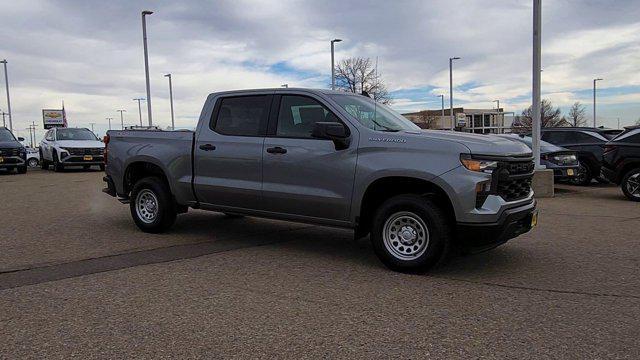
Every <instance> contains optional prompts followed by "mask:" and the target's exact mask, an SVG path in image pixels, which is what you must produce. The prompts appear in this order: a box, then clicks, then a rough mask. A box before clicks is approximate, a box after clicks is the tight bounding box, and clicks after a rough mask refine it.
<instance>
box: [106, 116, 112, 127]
mask: <svg viewBox="0 0 640 360" xmlns="http://www.w3.org/2000/svg"><path fill="white" fill-rule="evenodd" d="M105 119H107V121H108V122H109V130H111V120H113V118H110V117H108V118H105Z"/></svg>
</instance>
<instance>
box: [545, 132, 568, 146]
mask: <svg viewBox="0 0 640 360" xmlns="http://www.w3.org/2000/svg"><path fill="white" fill-rule="evenodd" d="M566 133H567V132H565V131H545V132H543V133H542V140H544V141H546V142H550V143H552V144H555V145H562V144H565V143H567V141H566V136H565V134H566Z"/></svg>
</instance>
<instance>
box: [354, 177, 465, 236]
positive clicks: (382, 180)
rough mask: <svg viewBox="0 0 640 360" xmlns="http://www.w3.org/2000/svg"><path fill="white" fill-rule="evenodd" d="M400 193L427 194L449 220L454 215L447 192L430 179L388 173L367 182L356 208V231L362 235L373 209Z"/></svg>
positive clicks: (368, 226)
mask: <svg viewBox="0 0 640 360" xmlns="http://www.w3.org/2000/svg"><path fill="white" fill-rule="evenodd" d="M402 194H418V195H424V196H429V197H431V198H433V199H434V200H435V201H436V202H437V203H438V204H440V205H441V206H442V208H443V210H444V212H445V213H446V215H447V217H448V218H449V220H450V221H451V222H455V219H456V216H455V211H454V207H453V203H452V201H451V198H450V197H449V195H448V194H447V192H446V191H445V190H444V189H443V188H442V187H440V186H439V185H437V184H436V183H435V182H433V181H431V180H427V179H424V178H420V177H414V176H400V175H390V176H383V177H379V178H377V179H375V180H373V181H371V182H370V183H369V185H368V186H367V187H366V190H365V191H364V193H363V195H362V198H361V199H360V202H359V206H358V207H357V209H355V210H356V216H357V218H356V223H357V226H356V232H357V234H359V235H361V236H364V235H366V234H367V233H368V232H369V230H370V229H371V221H372V218H373V215H374V213H375V210H376V209H377V208H378V207H379V206H380V205H381V204H382V203H383V202H384V201H385V200H387V199H389V198H391V197H393V196H396V195H402Z"/></svg>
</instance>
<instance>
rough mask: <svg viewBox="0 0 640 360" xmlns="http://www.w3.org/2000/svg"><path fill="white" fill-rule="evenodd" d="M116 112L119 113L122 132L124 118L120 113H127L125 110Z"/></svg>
mask: <svg viewBox="0 0 640 360" xmlns="http://www.w3.org/2000/svg"><path fill="white" fill-rule="evenodd" d="M116 111H117V112H119V113H120V126H121V127H122V130H124V117H123V115H122V113H124V112H127V110H116Z"/></svg>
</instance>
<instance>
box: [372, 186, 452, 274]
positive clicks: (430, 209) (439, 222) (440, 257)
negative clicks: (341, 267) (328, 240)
mask: <svg viewBox="0 0 640 360" xmlns="http://www.w3.org/2000/svg"><path fill="white" fill-rule="evenodd" d="M448 220H449V219H448V218H447V215H446V214H445V213H444V211H442V209H441V208H440V207H439V206H438V205H437V204H436V203H435V202H433V201H432V200H431V199H429V198H425V197H422V196H418V195H411V194H409V195H398V196H394V197H392V198H390V199H389V200H387V201H385V202H384V203H383V204H382V205H381V206H380V207H379V208H378V210H377V211H376V213H375V215H374V218H373V226H372V229H371V242H372V245H373V248H374V250H375V252H376V255H378V258H380V260H381V261H382V263H384V264H385V265H386V266H387V267H388V268H390V269H392V270H395V271H401V272H414V273H421V272H425V271H427V270H429V269H430V268H432V267H434V266H436V265H438V264H440V263H442V262H443V261H444V260H446V259H447V257H448V255H449V252H450V248H451V245H452V235H451V227H450V224H449V221H448Z"/></svg>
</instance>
